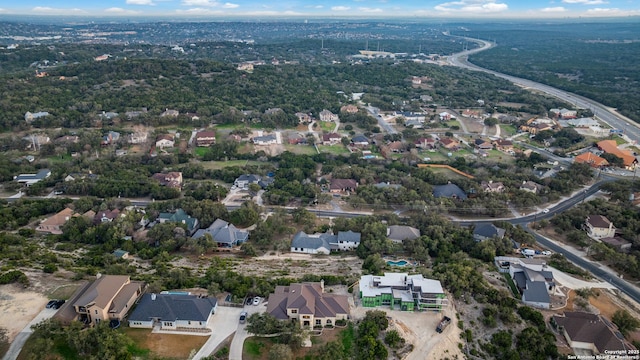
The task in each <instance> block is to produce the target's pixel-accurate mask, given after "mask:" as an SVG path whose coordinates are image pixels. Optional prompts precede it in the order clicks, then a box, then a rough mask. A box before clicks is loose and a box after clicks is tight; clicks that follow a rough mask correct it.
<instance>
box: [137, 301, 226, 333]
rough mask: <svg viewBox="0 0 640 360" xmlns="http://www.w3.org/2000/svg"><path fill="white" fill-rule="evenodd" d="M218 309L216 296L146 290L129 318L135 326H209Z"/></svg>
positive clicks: (187, 327) (186, 327)
mask: <svg viewBox="0 0 640 360" xmlns="http://www.w3.org/2000/svg"><path fill="white" fill-rule="evenodd" d="M217 309H218V301H217V300H216V298H215V297H200V296H196V295H190V294H179V295H176V294H162V293H160V294H144V296H142V298H141V299H140V301H139V302H138V305H137V306H136V309H135V310H134V311H133V312H132V313H131V315H129V318H128V319H127V320H128V321H129V326H130V327H132V328H145V329H152V328H154V327H155V326H158V327H159V328H160V330H193V329H207V324H208V322H209V320H210V319H211V316H213V315H214V314H215V313H216V310H217ZM207 330H208V329H207ZM208 331H210V330H208Z"/></svg>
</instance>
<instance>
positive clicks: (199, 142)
mask: <svg viewBox="0 0 640 360" xmlns="http://www.w3.org/2000/svg"><path fill="white" fill-rule="evenodd" d="M195 142H196V146H211V145H213V144H215V143H216V133H215V132H213V131H198V132H197V133H196V138H195Z"/></svg>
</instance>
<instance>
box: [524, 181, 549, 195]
mask: <svg viewBox="0 0 640 360" xmlns="http://www.w3.org/2000/svg"><path fill="white" fill-rule="evenodd" d="M543 188H544V187H543V186H542V185H540V184H538V183H535V182H533V181H523V182H522V185H520V190H522V191H527V192H530V193H534V194H537V193H539V192H540V191H541V190H542V189H543Z"/></svg>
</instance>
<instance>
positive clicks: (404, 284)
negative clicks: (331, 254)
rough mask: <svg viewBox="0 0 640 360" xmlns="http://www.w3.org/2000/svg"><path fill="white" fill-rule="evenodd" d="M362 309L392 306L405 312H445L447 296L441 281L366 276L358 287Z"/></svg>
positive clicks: (398, 275)
mask: <svg viewBox="0 0 640 360" xmlns="http://www.w3.org/2000/svg"><path fill="white" fill-rule="evenodd" d="M358 286H359V290H360V299H361V301H362V306H363V307H377V306H390V307H391V309H398V310H402V311H414V310H416V311H422V310H435V311H440V310H442V307H443V306H447V305H448V303H449V302H448V300H447V296H446V295H445V293H444V290H443V289H442V285H441V284H440V281H438V280H432V279H425V278H424V277H423V276H422V275H420V274H418V275H409V274H408V273H385V274H384V276H376V275H364V276H362V277H360V282H359V283H358Z"/></svg>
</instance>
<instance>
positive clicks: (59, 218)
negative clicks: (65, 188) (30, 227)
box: [36, 208, 79, 235]
mask: <svg viewBox="0 0 640 360" xmlns="http://www.w3.org/2000/svg"><path fill="white" fill-rule="evenodd" d="M73 216H79V215H78V214H75V213H74V211H73V210H72V209H69V208H65V209H64V210H62V211H60V212H59V213H57V214H55V215H52V216H51V217H48V218H46V219H44V220H42V222H40V225H38V227H36V231H39V232H44V233H50V234H56V235H59V234H62V226H63V225H64V224H65V223H66V222H67V221H69V219H71V218H72V217H73Z"/></svg>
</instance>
